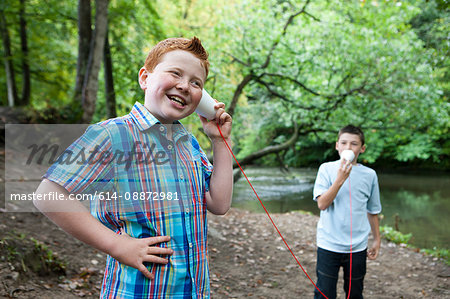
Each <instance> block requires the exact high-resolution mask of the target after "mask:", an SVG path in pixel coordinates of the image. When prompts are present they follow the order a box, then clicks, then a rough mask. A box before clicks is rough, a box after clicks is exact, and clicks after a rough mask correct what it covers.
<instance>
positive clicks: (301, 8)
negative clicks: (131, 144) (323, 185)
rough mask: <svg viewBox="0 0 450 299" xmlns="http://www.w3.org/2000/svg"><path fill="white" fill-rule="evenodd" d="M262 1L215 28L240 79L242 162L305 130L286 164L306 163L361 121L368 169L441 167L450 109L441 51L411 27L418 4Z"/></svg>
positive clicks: (237, 9)
mask: <svg viewBox="0 0 450 299" xmlns="http://www.w3.org/2000/svg"><path fill="white" fill-rule="evenodd" d="M259 3H260V5H257V6H255V5H252V3H251V1H242V3H241V4H240V5H237V6H236V7H235V8H234V9H233V10H232V11H231V9H228V10H224V11H223V12H222V13H223V14H226V15H227V16H229V19H226V18H225V20H226V21H224V22H222V23H220V24H219V25H218V26H217V27H216V30H217V32H221V41H222V44H220V46H219V47H220V48H222V49H223V53H224V55H227V56H228V57H229V59H228V60H227V61H226V64H223V66H222V67H223V69H224V70H225V72H226V70H229V72H237V73H238V74H240V76H239V81H238V82H239V83H238V84H235V87H234V89H233V91H234V92H235V94H234V95H235V96H236V93H238V95H239V97H238V100H239V101H240V102H239V103H240V104H239V105H238V106H237V109H236V113H237V114H236V113H235V118H237V119H239V120H240V119H242V121H239V120H238V121H236V122H235V124H236V123H237V124H239V123H242V130H239V129H238V130H235V132H237V133H235V135H237V138H236V140H244V141H243V142H242V141H241V142H240V144H239V145H238V149H239V150H240V157H245V156H246V155H249V154H251V153H252V152H254V151H256V150H259V149H261V147H260V146H263V145H273V144H277V143H283V142H284V141H286V140H288V138H289V136H290V134H292V132H293V130H292V128H293V127H294V125H293V124H294V123H297V125H298V127H299V128H300V132H299V140H298V142H297V146H296V148H295V149H292V150H291V151H290V153H288V154H287V156H286V159H288V158H289V157H290V160H289V161H290V164H292V165H299V164H300V162H302V158H301V155H298V153H299V152H300V151H301V150H302V149H303V148H304V145H307V144H312V143H319V144H323V143H324V142H327V143H329V144H331V143H334V141H335V138H336V137H335V134H336V131H337V130H338V128H339V127H342V126H343V125H345V124H347V123H353V124H356V125H360V126H361V127H363V129H364V130H365V131H366V134H367V135H368V138H367V140H368V141H369V150H368V152H367V153H366V154H365V155H364V157H365V159H366V160H367V162H374V161H375V160H376V159H378V158H379V157H380V156H383V157H388V158H390V159H396V160H399V161H407V160H411V159H414V158H421V159H426V158H429V157H433V159H435V161H438V160H439V159H440V154H442V148H441V147H440V146H439V144H437V141H438V136H439V135H438V134H436V132H437V131H439V130H443V129H445V126H446V123H448V119H449V118H448V106H445V105H442V102H441V100H440V94H441V90H440V89H439V88H438V86H437V85H436V82H435V80H434V78H433V75H432V67H431V65H430V59H431V56H432V55H433V53H432V52H430V51H428V50H427V49H424V47H423V43H422V42H421V41H420V40H419V39H418V38H417V36H416V35H415V33H414V32H413V31H412V30H411V29H410V27H409V25H408V23H409V20H410V19H411V18H412V17H413V16H414V15H416V14H417V13H419V12H420V9H419V8H418V7H417V6H415V5H414V3H408V2H401V3H397V4H396V3H392V2H379V3H378V6H375V5H371V4H366V5H362V4H361V2H359V1H337V0H336V1H327V2H310V1H302V3H296V4H293V3H292V2H290V1H273V0H266V1H260V2H259ZM363 4H364V3H363ZM399 4H400V5H399ZM231 15H234V17H231ZM230 63H232V67H229V65H230ZM241 90H242V91H243V92H244V93H245V96H246V98H244V97H242V96H240V94H239V93H240V92H241ZM224 94H225V93H224ZM228 94H230V93H229V91H228ZM225 97H226V96H225ZM235 99H236V97H235ZM245 100H246V101H245ZM232 104H233V103H232ZM430 108H431V109H430ZM419 111H420V113H418V112H419ZM238 126H239V125H238ZM249 136H254V137H249ZM253 140H257V141H258V142H252V141H253ZM294 151H295V152H296V153H297V154H295V155H294ZM333 154H334V150H333V149H332V148H331V147H330V149H329V150H328V151H327V152H326V153H325V155H326V156H328V157H330V156H332V155H333ZM324 158H325V157H324V156H321V155H316V159H317V160H323V159H324ZM303 162H304V161H303Z"/></svg>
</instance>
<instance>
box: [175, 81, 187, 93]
mask: <svg viewBox="0 0 450 299" xmlns="http://www.w3.org/2000/svg"><path fill="white" fill-rule="evenodd" d="M176 87H177V88H178V89H179V90H182V91H185V92H187V91H188V89H189V82H187V81H186V80H180V81H178V83H177V86H176Z"/></svg>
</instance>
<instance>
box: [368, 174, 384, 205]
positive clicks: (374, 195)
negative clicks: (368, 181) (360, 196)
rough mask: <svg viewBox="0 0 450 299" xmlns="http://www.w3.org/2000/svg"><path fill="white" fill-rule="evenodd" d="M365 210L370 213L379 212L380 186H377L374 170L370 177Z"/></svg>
mask: <svg viewBox="0 0 450 299" xmlns="http://www.w3.org/2000/svg"><path fill="white" fill-rule="evenodd" d="M367 212H368V213H370V214H379V213H380V212H381V202H380V188H379V186H378V177H377V174H376V173H375V172H374V177H373V179H372V190H371V193H370V198H369V200H368V201H367Z"/></svg>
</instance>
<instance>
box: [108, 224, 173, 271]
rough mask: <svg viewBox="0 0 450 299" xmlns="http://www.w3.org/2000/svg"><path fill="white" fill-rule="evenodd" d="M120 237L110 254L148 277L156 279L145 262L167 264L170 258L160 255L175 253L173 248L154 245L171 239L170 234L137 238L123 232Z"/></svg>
mask: <svg viewBox="0 0 450 299" xmlns="http://www.w3.org/2000/svg"><path fill="white" fill-rule="evenodd" d="M118 237H119V239H118V240H119V241H118V243H117V246H115V247H114V249H113V250H111V253H110V255H111V256H112V257H113V258H115V259H116V260H118V261H119V262H121V263H122V264H125V265H127V266H130V267H133V268H136V269H138V270H139V271H141V273H142V274H143V275H144V276H145V277H147V278H148V279H154V275H153V274H152V273H150V271H148V269H147V267H146V266H145V265H144V262H149V263H155V264H167V263H169V260H168V259H167V258H162V257H159V255H171V254H172V253H173V250H172V249H169V248H161V247H157V246H154V245H156V244H159V243H163V242H168V241H170V237H169V236H158V237H149V238H143V239H137V238H133V237H130V236H129V235H128V234H126V233H124V232H122V234H121V235H119V236H118Z"/></svg>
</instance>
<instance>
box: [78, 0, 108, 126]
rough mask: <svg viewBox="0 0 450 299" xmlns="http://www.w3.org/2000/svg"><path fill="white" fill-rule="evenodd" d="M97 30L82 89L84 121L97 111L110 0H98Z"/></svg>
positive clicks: (86, 121)
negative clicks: (99, 78)
mask: <svg viewBox="0 0 450 299" xmlns="http://www.w3.org/2000/svg"><path fill="white" fill-rule="evenodd" d="M95 4H96V9H95V11H96V13H95V30H94V36H93V38H92V41H91V47H90V51H89V62H88V65H87V70H86V75H85V78H84V82H83V89H82V99H83V100H82V104H83V117H82V121H83V122H84V123H90V122H91V121H92V117H93V115H94V112H95V103H96V101H97V91H98V73H99V70H100V65H101V62H102V60H103V48H104V46H105V38H106V30H107V27H108V0H96V1H95Z"/></svg>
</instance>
